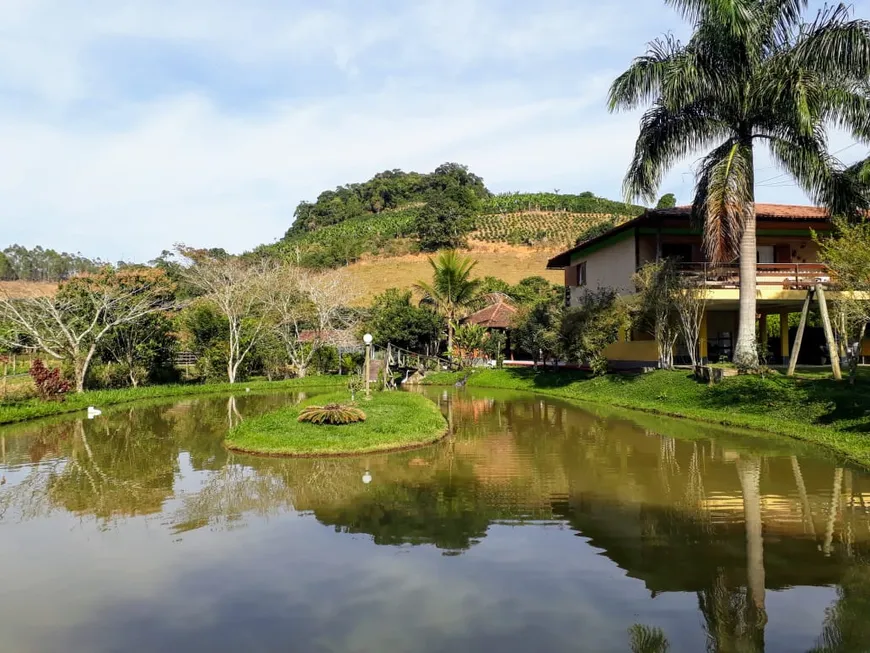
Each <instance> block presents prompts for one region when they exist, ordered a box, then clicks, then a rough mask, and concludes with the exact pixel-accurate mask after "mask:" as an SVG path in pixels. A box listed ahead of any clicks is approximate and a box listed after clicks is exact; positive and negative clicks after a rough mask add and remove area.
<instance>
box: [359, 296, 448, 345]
mask: <svg viewBox="0 0 870 653" xmlns="http://www.w3.org/2000/svg"><path fill="white" fill-rule="evenodd" d="M444 326H445V325H444V318H443V317H441V316H440V315H438V314H437V313H436V312H434V311H432V310H430V309H429V308H425V307H419V306H416V305H415V304H414V303H413V300H412V296H411V291H410V290H398V289H397V288H390V289H389V290H387V291H385V292H384V293H382V294H380V295H378V296H377V297H375V298H374V300H373V301H372V305H371V308H370V309H369V310H368V315H367V317H366V319H365V320H364V322H363V329H364V330H365V331H367V332H368V333H371V334H372V338H374V343H375V344H376V345H378V346H379V347H385V346H386V345H387V343H392V344H394V345H396V346H397V347H402V348H403V349H407V350H409V351H416V352H423V351H424V350H425V348H426V347H428V346H432V345H434V344H435V343H437V341H438V337H439V335H440V334H441V332H442V331H443V330H444Z"/></svg>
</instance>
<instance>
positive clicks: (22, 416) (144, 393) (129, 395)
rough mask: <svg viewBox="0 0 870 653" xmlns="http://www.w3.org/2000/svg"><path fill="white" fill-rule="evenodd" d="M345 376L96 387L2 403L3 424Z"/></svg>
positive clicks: (339, 383)
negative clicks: (61, 396)
mask: <svg viewBox="0 0 870 653" xmlns="http://www.w3.org/2000/svg"><path fill="white" fill-rule="evenodd" d="M347 382H348V377H346V376H310V377H306V378H303V379H289V380H287V381H250V382H240V383H235V384H231V383H207V384H184V385H152V386H143V387H140V388H123V389H121V390H93V391H88V392H83V393H82V394H69V395H67V396H66V397H65V398H64V400H63V401H42V400H41V399H33V398H29V399H26V400H21V401H8V402H3V403H0V424H11V423H13V422H23V421H24V420H28V419H35V418H37V417H49V416H51V415H60V414H63V413H74V412H77V411H80V410H85V409H87V407H88V406H95V407H96V408H104V407H106V406H113V405H116V404H123V403H127V402H131V401H137V400H140V399H156V398H161V397H182V396H187V395H201V394H214V393H219V392H245V388H250V389H251V391H262V390H281V389H284V388H287V389H296V388H315V387H325V388H336V387H344V386H346V385H347Z"/></svg>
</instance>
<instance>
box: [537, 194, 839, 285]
mask: <svg viewBox="0 0 870 653" xmlns="http://www.w3.org/2000/svg"><path fill="white" fill-rule="evenodd" d="M691 217H692V207H691V205H689V206H675V207H673V208H671V209H647V210H646V211H644V212H643V213H642V214H640V215H639V216H637V217H636V218H634V219H632V220H629V221H628V222H624V223H622V224H621V225H618V226H616V227H614V228H613V229H609V230H608V231H605V232H604V233H603V234H599V235H598V236H595V237H594V238H590V239H588V240H586V241H584V242H582V243H578V244H577V245H575V246H574V247H572V248H571V249H569V250H566V251H564V252H562V253H560V254H557V255H556V256H554V257H553V258H551V259H550V260H549V261H547V269H549V270H561V269H564V268H566V267H568V266H569V265H570V264H571V257H572V255H573V254H575V253H577V252H579V251H581V250H583V249H586V248H587V247H591V246H592V245H597V244H598V243H600V242H602V241H604V240H606V239H608V238H611V237H612V236H615V235H616V234H619V233H622V232H624V231H628V230H629V229H633V228H634V227H636V226H638V225H639V224H641V223H647V222H655V221H657V220H665V219H668V218H671V219H676V220H681V219H682V220H689V219H690V218H691ZM755 218H756V220H758V221H760V222H764V221H772V220H777V221H781V220H794V221H796V222H800V221H813V220H827V219H829V218H830V213H828V210H827V209H825V208H823V207H821V206H799V205H796V204H764V203H756V205H755Z"/></svg>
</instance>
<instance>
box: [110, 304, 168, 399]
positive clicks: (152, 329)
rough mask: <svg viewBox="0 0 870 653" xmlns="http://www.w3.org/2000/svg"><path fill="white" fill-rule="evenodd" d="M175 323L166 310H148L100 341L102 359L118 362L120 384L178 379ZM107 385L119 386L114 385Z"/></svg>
mask: <svg viewBox="0 0 870 653" xmlns="http://www.w3.org/2000/svg"><path fill="white" fill-rule="evenodd" d="M177 345H178V342H177V339H176V335H175V331H174V325H173V324H172V320H170V318H169V317H168V316H167V315H166V314H165V313H151V314H149V315H145V316H144V317H142V318H141V319H139V320H137V321H136V322H133V323H131V324H122V325H120V326H118V327H115V328H114V329H112V331H111V332H110V333H109V335H108V336H107V337H106V339H105V340H104V341H103V342H102V343H101V346H100V350H99V355H100V357H101V358H102V360H103V361H104V362H113V363H116V364H117V367H118V369H119V373H120V375H121V377H120V378H121V379H122V380H123V381H122V385H128V384H129V385H138V384H139V383H172V382H175V381H177V380H178V375H177V371H176V369H175V353H176V351H177V349H178V346H177ZM106 387H120V386H118V385H115V384H114V383H113V384H112V385H109V386H106Z"/></svg>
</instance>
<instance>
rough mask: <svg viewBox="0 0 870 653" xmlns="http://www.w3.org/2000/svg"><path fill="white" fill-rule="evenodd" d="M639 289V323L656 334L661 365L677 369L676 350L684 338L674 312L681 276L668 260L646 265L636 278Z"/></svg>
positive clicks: (635, 281)
mask: <svg viewBox="0 0 870 653" xmlns="http://www.w3.org/2000/svg"><path fill="white" fill-rule="evenodd" d="M632 279H633V281H634V283H635V285H636V286H637V288H638V294H637V300H638V306H637V321H638V323H639V324H640V326H641V327H642V328H645V329H648V330H649V331H651V332H652V333H653V335H654V336H655V339H656V344H657V345H658V350H659V365H661V367H662V368H663V369H666V370H669V369H671V368H673V366H674V347H675V346H676V344H677V338H678V337H679V335H680V322H679V316H678V315H677V312H676V311H675V310H674V296H675V295H676V294H677V293H679V292H680V291H681V286H680V275H679V273H678V272H677V270H676V268H675V267H674V264H673V263H672V262H671V261H670V260H668V259H664V260H662V261H652V262H650V263H647V264H646V265H644V266H643V267H642V268H640V270H638V271H637V273H635V275H634V276H633V277H632Z"/></svg>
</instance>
